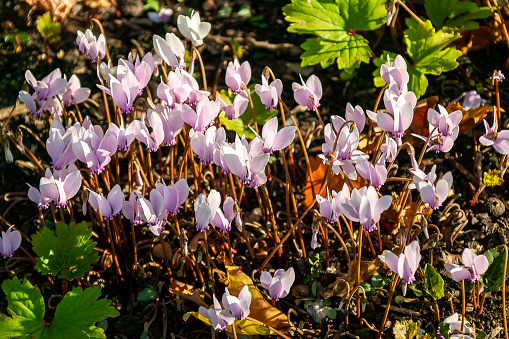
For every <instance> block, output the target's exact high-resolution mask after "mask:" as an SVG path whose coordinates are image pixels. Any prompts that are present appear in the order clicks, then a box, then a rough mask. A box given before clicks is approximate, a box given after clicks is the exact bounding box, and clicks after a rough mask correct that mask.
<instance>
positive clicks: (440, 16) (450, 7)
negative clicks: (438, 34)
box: [424, 0, 491, 31]
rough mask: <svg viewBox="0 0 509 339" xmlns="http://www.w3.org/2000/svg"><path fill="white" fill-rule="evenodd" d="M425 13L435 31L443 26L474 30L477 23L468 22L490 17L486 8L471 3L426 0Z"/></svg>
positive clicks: (449, 0) (460, 29)
mask: <svg viewBox="0 0 509 339" xmlns="http://www.w3.org/2000/svg"><path fill="white" fill-rule="evenodd" d="M424 7H425V8H426V13H427V14H428V17H429V18H430V20H431V22H432V23H433V25H434V26H435V28H437V29H441V28H442V27H443V26H445V27H448V28H453V29H457V30H459V31H466V30H471V29H476V28H478V27H479V23H477V22H475V21H470V20H476V19H485V18H488V17H490V16H491V11H490V9H489V8H488V7H478V6H477V4H476V3H475V2H473V1H459V0H447V1H443V0H426V1H424Z"/></svg>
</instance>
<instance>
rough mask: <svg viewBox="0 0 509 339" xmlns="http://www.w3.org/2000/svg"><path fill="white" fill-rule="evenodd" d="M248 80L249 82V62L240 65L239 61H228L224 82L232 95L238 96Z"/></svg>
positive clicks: (235, 59)
mask: <svg viewBox="0 0 509 339" xmlns="http://www.w3.org/2000/svg"><path fill="white" fill-rule="evenodd" d="M249 80H251V66H250V65H249V62H247V61H244V62H243V63H242V65H241V64H239V60H238V59H237V58H234V59H233V62H232V61H230V62H229V63H228V67H227V68H226V77H225V82H226V86H228V87H230V89H231V90H232V92H233V93H236V94H239V93H240V92H241V91H242V89H243V86H244V85H246V86H247V84H248V83H249Z"/></svg>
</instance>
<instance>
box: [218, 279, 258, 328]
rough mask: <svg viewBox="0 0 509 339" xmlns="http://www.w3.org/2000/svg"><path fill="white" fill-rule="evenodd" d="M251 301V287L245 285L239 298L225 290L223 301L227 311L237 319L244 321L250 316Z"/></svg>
mask: <svg viewBox="0 0 509 339" xmlns="http://www.w3.org/2000/svg"><path fill="white" fill-rule="evenodd" d="M251 299H252V295H251V292H249V286H248V285H245V286H244V287H243V288H242V290H240V293H239V296H238V297H235V296H233V295H231V294H230V291H228V288H225V292H224V294H223V299H222V301H223V306H224V309H225V310H228V311H230V313H231V314H232V315H233V316H234V317H235V319H237V320H243V319H245V318H246V317H247V316H249V313H250V310H249V308H250V306H251Z"/></svg>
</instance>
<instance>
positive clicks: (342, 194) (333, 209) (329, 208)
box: [316, 183, 350, 223]
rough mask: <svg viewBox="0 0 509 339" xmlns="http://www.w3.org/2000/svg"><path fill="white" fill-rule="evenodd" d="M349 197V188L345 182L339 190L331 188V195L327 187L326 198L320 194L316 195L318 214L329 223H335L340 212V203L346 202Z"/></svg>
mask: <svg viewBox="0 0 509 339" xmlns="http://www.w3.org/2000/svg"><path fill="white" fill-rule="evenodd" d="M349 198H350V190H349V189H348V186H347V185H346V183H345V184H344V185H343V189H342V190H341V191H339V192H336V191H334V190H332V195H331V194H330V193H329V189H328V188H327V198H324V197H322V196H320V195H317V196H316V202H317V203H318V205H319V206H320V214H321V215H322V217H324V218H325V219H327V221H328V222H330V223H336V222H337V221H338V218H339V217H340V216H341V214H342V212H341V209H340V208H339V204H340V203H346V202H347V201H348V200H347V199H349Z"/></svg>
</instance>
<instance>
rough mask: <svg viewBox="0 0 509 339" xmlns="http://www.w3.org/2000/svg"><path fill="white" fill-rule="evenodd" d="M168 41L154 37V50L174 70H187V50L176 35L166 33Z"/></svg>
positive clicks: (157, 36)
mask: <svg viewBox="0 0 509 339" xmlns="http://www.w3.org/2000/svg"><path fill="white" fill-rule="evenodd" d="M165 38H166V39H163V38H162V37H160V36H159V35H154V37H153V43H154V49H155V51H156V53H157V55H159V56H160V57H161V58H162V59H163V60H164V62H166V63H167V64H168V65H169V66H170V67H173V68H174V69H177V68H185V67H186V62H185V54H186V50H185V48H184V44H183V43H182V41H180V39H179V38H178V37H177V36H176V35H175V34H174V33H166V36H165Z"/></svg>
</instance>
